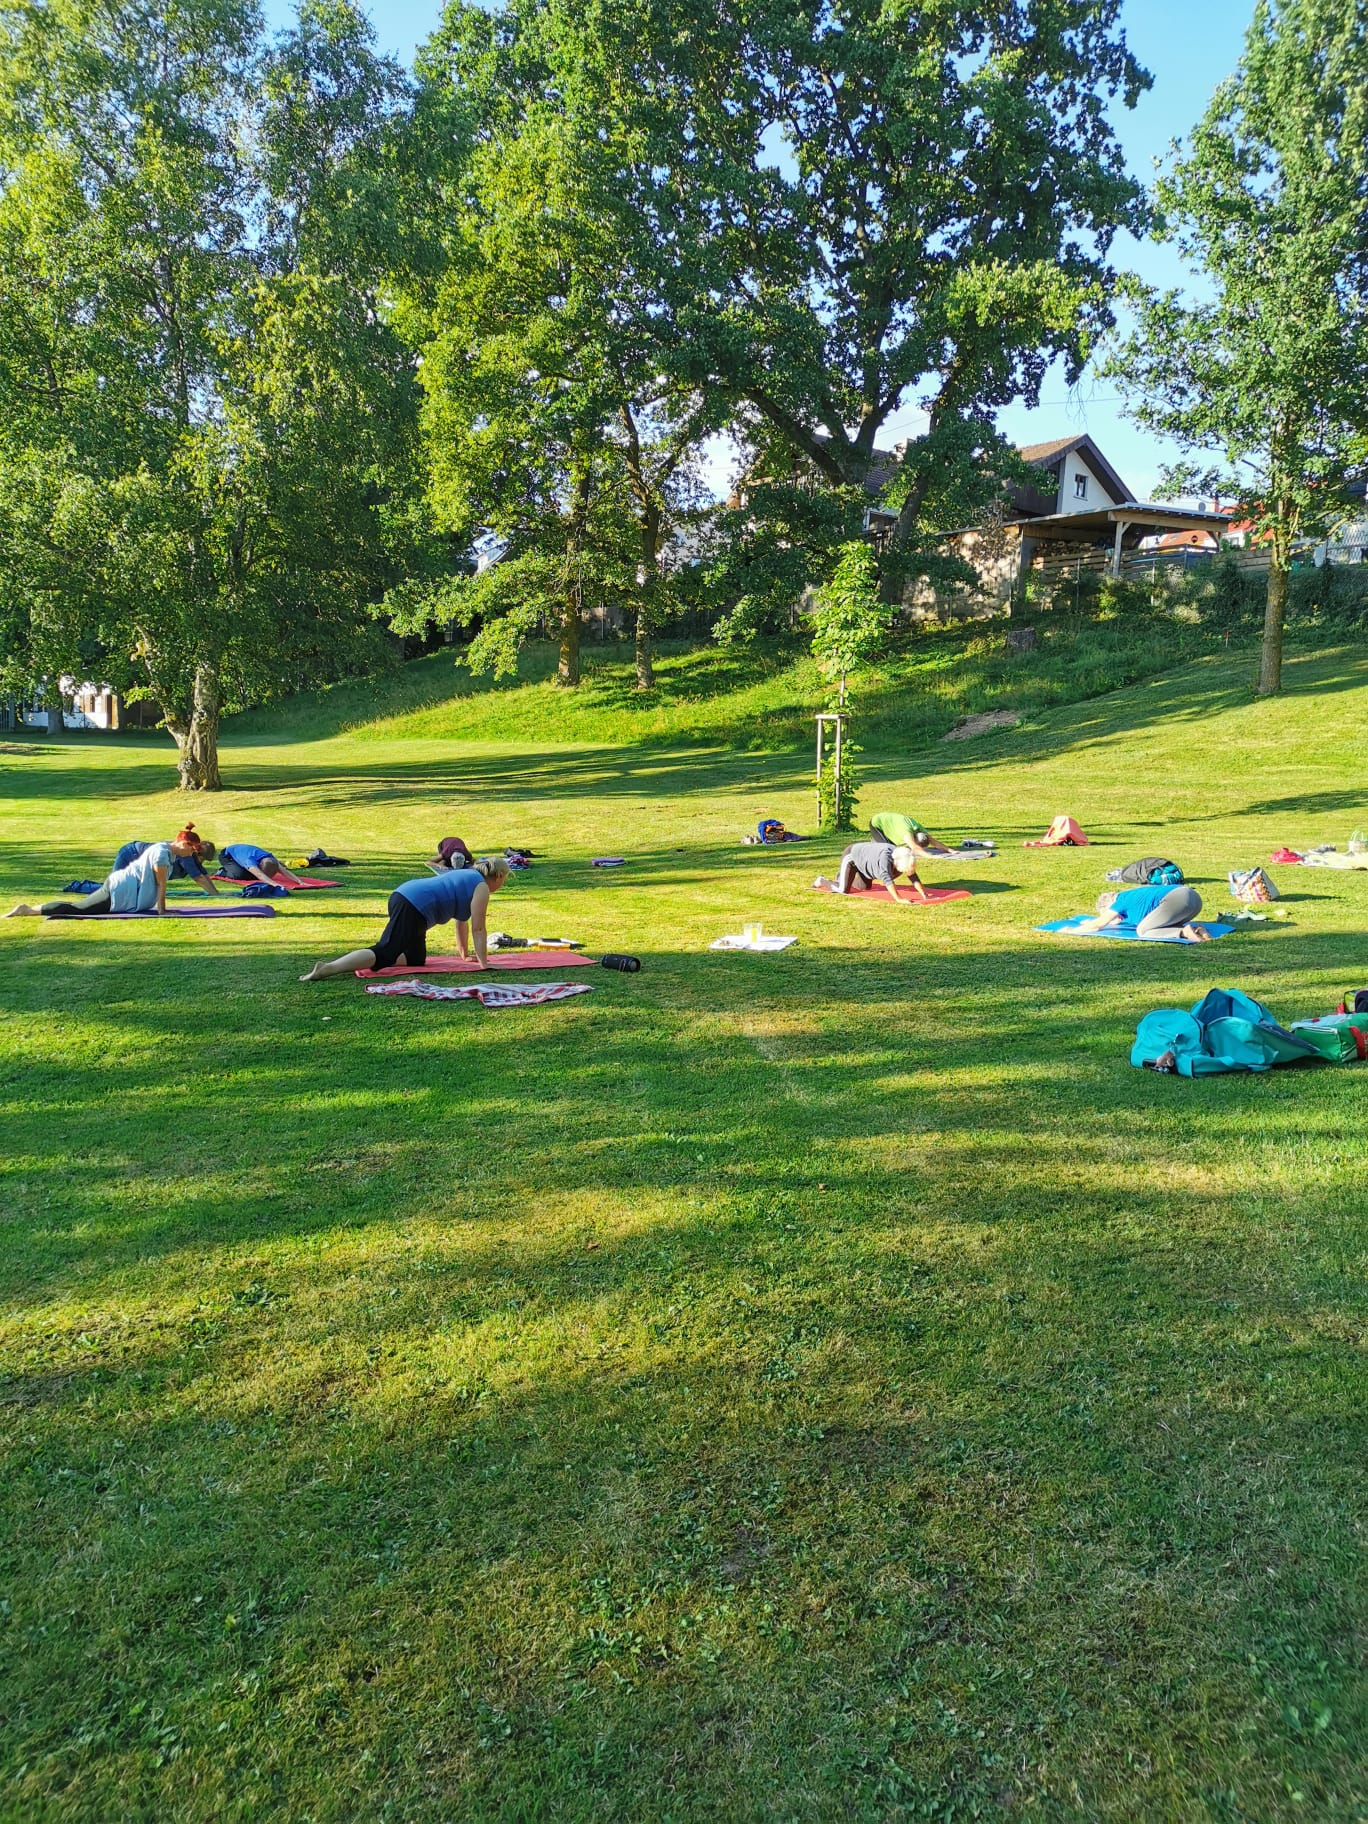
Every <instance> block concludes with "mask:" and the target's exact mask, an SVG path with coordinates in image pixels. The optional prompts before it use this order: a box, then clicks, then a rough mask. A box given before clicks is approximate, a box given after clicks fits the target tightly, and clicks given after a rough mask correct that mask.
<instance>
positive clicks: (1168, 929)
mask: <svg viewBox="0 0 1368 1824" xmlns="http://www.w3.org/2000/svg"><path fill="white" fill-rule="evenodd" d="M1201 909H1202V896H1201V894H1200V893H1199V892H1197V890H1196V888H1195V887H1188V886H1182V887H1130V888H1128V889H1127V891H1126V892H1124V893H1115V892H1113V893H1103V894H1102V895H1101V896H1100V897H1099V899H1098V901H1097V915H1096V917H1094V918H1089V919H1085V920H1084V922H1083V923H1082V924H1081V925H1079V926H1077V927H1076V928H1077V929H1078V930H1079V931H1107V930H1110V929H1111V927H1112V926H1114V925H1128V926H1129V927H1130V928H1131V929H1132V930H1133V931H1134V932H1135V935H1136V936H1137V937H1185V938H1186V939H1187V940H1188V941H1189V943H1198V944H1209V943H1210V942H1211V933H1210V931H1208V930H1207V928H1206V926H1205V925H1198V924H1194V923H1193V920H1194V919H1195V918H1196V917H1197V915H1198V913H1199V912H1200V911H1201Z"/></svg>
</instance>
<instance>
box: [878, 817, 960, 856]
mask: <svg viewBox="0 0 1368 1824" xmlns="http://www.w3.org/2000/svg"><path fill="white" fill-rule="evenodd" d="M869 833H870V835H871V836H874V837H877V838H878V839H879V840H880V841H881V842H891V843H892V844H893V846H894V848H904V849H915V850H916V851H917V853H918V854H921V855H948V854H949V853H950V851H949V849H947V848H946V846H945V844H944V843H943V842H937V841H936V839H935V837H934V836H933V835H932V834H931V832H930V830H928V829H927V828H926V826H925V824H921V823H918V822H917V820H916V818H915V817H904V816H903V814H902V812H901V811H879V812H877V813H876V815H874V816H873V817H871V818H870V820H869Z"/></svg>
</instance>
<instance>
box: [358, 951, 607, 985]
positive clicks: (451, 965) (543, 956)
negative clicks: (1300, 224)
mask: <svg viewBox="0 0 1368 1824" xmlns="http://www.w3.org/2000/svg"><path fill="white" fill-rule="evenodd" d="M489 966H490V968H491V969H575V968H579V969H592V968H593V967H594V959H593V957H592V956H581V955H580V953H579V951H578V950H513V951H511V952H510V953H509V954H508V955H507V956H491V957H490V959H489ZM479 967H480V965H479V964H478V963H477V962H476V961H475V959H474V957H473V956H469V957H461V956H430V957H429V958H428V960H427V961H426V962H425V963H421V964H418V965H416V966H415V965H414V964H412V963H392V964H391V965H390V967H389V968H388V969H358V970H357V972H356V973H357V974H358V975H359V976H360V977H361V979H362V980H363V981H372V980H374V981H380V980H382V979H384V978H387V977H389V976H395V975H468V974H469V973H470V972H471V971H472V970H476V971H478V969H479Z"/></svg>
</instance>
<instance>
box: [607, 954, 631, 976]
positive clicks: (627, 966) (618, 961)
mask: <svg viewBox="0 0 1368 1824" xmlns="http://www.w3.org/2000/svg"><path fill="white" fill-rule="evenodd" d="M599 962H600V964H601V966H602V967H603V968H605V969H620V970H621V971H622V973H623V974H624V975H635V974H636V972H637V970H638V969H640V967H641V958H640V957H639V956H618V955H617V954H616V953H610V954H609V955H607V956H601V957H600V958H599Z"/></svg>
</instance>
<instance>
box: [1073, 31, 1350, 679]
mask: <svg viewBox="0 0 1368 1824" xmlns="http://www.w3.org/2000/svg"><path fill="white" fill-rule="evenodd" d="M1365 70H1368V12H1366V11H1365V9H1364V8H1363V6H1361V5H1357V4H1355V5H1347V6H1346V5H1344V4H1342V3H1341V0H1260V4H1259V5H1258V6H1257V7H1256V8H1255V12H1254V20H1253V23H1252V24H1251V26H1250V29H1249V33H1248V36H1247V38H1246V42H1245V50H1244V56H1243V58H1242V59H1241V62H1240V66H1239V69H1238V70H1237V72H1236V74H1235V75H1234V76H1233V77H1231V78H1230V80H1229V81H1228V82H1226V83H1224V84H1222V86H1221V87H1220V89H1218V91H1217V93H1216V96H1215V98H1214V99H1213V101H1212V103H1211V106H1210V108H1209V109H1208V111H1207V113H1206V115H1205V116H1204V118H1203V119H1202V121H1201V122H1200V124H1199V125H1198V126H1197V127H1196V129H1195V130H1194V131H1193V133H1192V135H1191V138H1190V141H1189V144H1188V146H1187V147H1186V149H1185V150H1184V151H1182V152H1181V153H1180V154H1179V155H1178V156H1177V157H1176V158H1175V159H1174V161H1173V164H1172V167H1171V169H1170V170H1169V171H1168V172H1167V173H1166V175H1165V176H1164V177H1163V178H1162V179H1161V181H1160V183H1159V186H1158V192H1157V195H1158V202H1159V207H1160V211H1161V215H1160V233H1161V235H1162V236H1163V238H1165V239H1168V240H1171V241H1173V242H1175V243H1176V245H1177V246H1178V248H1179V249H1180V251H1181V252H1182V253H1183V254H1184V255H1185V256H1186V257H1187V259H1188V260H1189V261H1190V262H1191V263H1192V265H1193V266H1194V268H1196V269H1197V271H1198V272H1200V274H1201V275H1202V277H1203V279H1204V281H1205V283H1206V284H1207V286H1209V288H1210V293H1211V295H1210V297H1209V298H1207V299H1205V300H1199V301H1197V302H1187V301H1185V300H1184V299H1183V298H1182V297H1181V296H1180V295H1179V294H1178V293H1177V292H1169V293H1165V294H1163V295H1158V294H1149V295H1147V296H1146V297H1144V298H1143V300H1142V302H1141V305H1140V312H1139V326H1138V328H1137V330H1136V332H1135V334H1134V335H1133V336H1132V337H1131V338H1130V339H1129V340H1128V342H1127V343H1126V344H1125V346H1124V347H1123V348H1122V349H1121V350H1120V351H1119V353H1118V354H1117V355H1116V356H1115V357H1114V358H1113V360H1112V362H1111V364H1110V367H1109V371H1110V372H1111V373H1112V374H1114V375H1116V376H1119V377H1120V378H1121V379H1122V380H1123V381H1124V382H1125V384H1126V385H1127V386H1128V387H1129V388H1130V389H1131V390H1132V391H1133V394H1134V401H1133V404H1132V406H1131V408H1130V409H1131V411H1132V414H1133V416H1134V417H1135V418H1136V420H1137V421H1138V422H1139V423H1141V424H1143V425H1144V426H1145V427H1146V428H1147V429H1150V430H1153V431H1156V432H1158V433H1160V434H1162V435H1163V436H1166V437H1171V438H1173V439H1175V440H1176V441H1177V442H1178V443H1180V444H1181V445H1183V446H1185V447H1186V448H1187V449H1189V450H1191V451H1193V452H1194V460H1193V461H1190V462H1188V463H1185V464H1183V465H1181V466H1179V467H1178V468H1175V469H1174V470H1172V471H1171V472H1170V474H1169V477H1168V485H1169V487H1170V489H1171V490H1173V491H1175V492H1180V493H1181V492H1185V491H1198V490H1200V491H1203V492H1215V491H1219V492H1221V493H1223V494H1224V495H1225V496H1226V497H1227V498H1231V497H1232V496H1233V497H1234V498H1235V499H1236V500H1238V501H1239V502H1240V503H1241V515H1242V517H1246V518H1248V519H1250V520H1251V521H1252V523H1253V525H1254V528H1255V531H1256V533H1257V534H1258V535H1260V536H1261V537H1262V538H1264V539H1265V540H1266V542H1267V545H1268V548H1269V551H1270V555H1271V559H1272V563H1271V567H1270V570H1269V576H1268V596H1267V611H1266V618H1265V636H1264V654H1263V663H1262V667H1261V677H1260V690H1261V691H1262V692H1264V693H1268V692H1272V691H1276V690H1277V689H1278V688H1279V687H1280V667H1281V648H1282V625H1283V615H1284V608H1285V603H1286V599H1287V575H1288V570H1289V567H1290V563H1291V555H1292V548H1293V545H1294V543H1295V541H1296V540H1297V539H1298V538H1299V537H1302V536H1304V535H1308V534H1312V533H1315V532H1317V531H1322V530H1324V529H1326V528H1328V527H1331V526H1333V525H1334V524H1335V523H1336V522H1337V521H1340V520H1342V519H1343V518H1344V516H1345V510H1346V509H1345V498H1344V493H1343V489H1344V484H1345V482H1346V481H1347V480H1348V479H1350V478H1351V477H1352V475H1353V474H1354V472H1355V471H1362V470H1363V468H1364V467H1365V466H1368V407H1365V400H1368V81H1366V80H1365V74H1364V73H1365Z"/></svg>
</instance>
